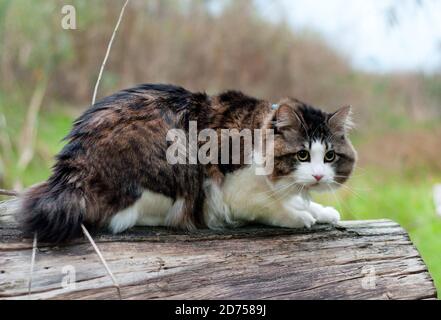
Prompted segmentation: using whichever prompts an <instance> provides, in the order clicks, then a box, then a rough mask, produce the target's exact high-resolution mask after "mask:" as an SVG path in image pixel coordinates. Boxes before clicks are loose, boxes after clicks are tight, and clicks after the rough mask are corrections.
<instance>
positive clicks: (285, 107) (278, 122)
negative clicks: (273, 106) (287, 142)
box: [274, 101, 302, 131]
mask: <svg viewBox="0 0 441 320" xmlns="http://www.w3.org/2000/svg"><path fill="white" fill-rule="evenodd" d="M274 123H275V128H276V129H277V130H279V131H283V130H295V131H299V130H300V129H301V127H302V119H301V117H300V116H299V114H298V113H297V112H296V105H295V103H290V102H288V101H284V102H282V103H280V104H279V107H278V109H277V111H276V113H275V119H274Z"/></svg>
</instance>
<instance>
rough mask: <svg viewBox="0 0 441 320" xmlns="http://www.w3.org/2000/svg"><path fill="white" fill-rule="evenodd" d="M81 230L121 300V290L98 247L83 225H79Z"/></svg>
mask: <svg viewBox="0 0 441 320" xmlns="http://www.w3.org/2000/svg"><path fill="white" fill-rule="evenodd" d="M81 228H82V229H83V233H84V235H85V236H86V238H87V239H88V240H89V242H90V244H91V245H92V247H93V248H94V249H95V252H96V254H97V255H98V257H99V258H100V260H101V262H102V264H103V265H104V268H105V269H106V271H107V273H108V274H109V276H110V278H112V281H113V285H114V286H115V288H116V290H117V292H118V296H119V299H120V300H121V299H122V296H121V289H120V286H119V284H118V281H117V280H116V278H115V276H114V275H113V273H112V271H111V270H110V268H109V266H108V265H107V262H106V260H105V259H104V257H103V255H102V254H101V251H100V249H98V246H97V245H96V243H95V241H94V240H93V239H92V236H91V235H90V233H89V231H87V229H86V227H85V226H84V224H82V225H81Z"/></svg>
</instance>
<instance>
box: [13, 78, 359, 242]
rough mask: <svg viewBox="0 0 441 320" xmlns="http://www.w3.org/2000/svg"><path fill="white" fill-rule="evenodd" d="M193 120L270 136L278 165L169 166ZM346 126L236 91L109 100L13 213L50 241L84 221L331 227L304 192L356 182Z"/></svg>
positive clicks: (143, 90)
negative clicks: (179, 135)
mask: <svg viewBox="0 0 441 320" xmlns="http://www.w3.org/2000/svg"><path fill="white" fill-rule="evenodd" d="M190 121H196V122H197V130H198V131H199V132H200V131H201V130H203V129H213V130H215V131H216V132H221V130H222V129H237V130H239V131H241V130H244V129H249V130H255V129H272V130H274V133H275V135H274V143H273V147H274V148H273V151H272V152H273V157H274V170H273V171H272V172H271V173H270V174H268V175H256V173H255V170H254V169H255V168H254V165H252V164H251V165H250V164H245V162H243V161H241V162H240V163H236V164H205V165H203V164H200V163H197V164H177V165H171V164H169V163H168V162H167V159H166V153H167V149H168V148H169V147H170V141H167V139H166V136H167V133H168V132H169V130H171V129H181V130H183V131H184V132H186V133H188V131H189V123H190ZM350 125H351V122H350V108H349V107H344V108H342V109H340V110H338V111H337V112H335V113H332V114H328V113H325V112H323V111H320V110H318V109H315V108H313V107H311V106H309V105H306V104H304V103H302V102H300V101H297V100H294V99H285V100H282V101H281V102H280V103H279V104H278V105H277V106H276V107H273V105H272V104H271V103H269V102H266V101H263V100H258V99H255V98H252V97H248V96H246V95H244V94H242V93H240V92H236V91H229V92H225V93H222V94H220V95H217V96H207V95H206V94H203V93H192V92H189V91H187V90H185V89H183V88H181V87H176V86H171V85H158V84H156V85H155V84H144V85H140V86H138V87H135V88H132V89H128V90H124V91H121V92H119V93H116V94H114V95H112V96H110V97H107V98H104V99H103V100H101V101H99V102H98V103H96V104H95V105H93V106H92V107H91V108H90V109H89V110H87V111H86V112H85V113H84V114H83V115H82V116H81V117H80V118H79V119H77V120H76V121H75V123H74V126H73V129H72V131H71V132H70V134H69V135H68V136H67V137H66V139H67V140H68V143H67V144H66V146H65V147H64V148H63V150H62V151H61V152H60V153H59V154H58V156H57V158H56V163H55V165H54V167H53V173H52V175H51V177H50V178H49V179H48V180H47V181H46V182H43V183H41V184H39V185H36V186H34V187H31V188H30V189H28V190H27V191H25V192H24V193H23V194H22V195H21V196H20V207H19V209H18V212H17V217H18V219H19V221H20V222H21V225H22V228H23V230H24V232H25V233H26V234H27V235H32V234H34V233H35V232H37V235H38V238H39V240H40V241H45V242H52V243H59V242H64V241H68V240H70V239H72V238H75V237H77V236H79V235H80V234H81V224H85V225H86V226H87V227H88V228H91V229H101V228H107V229H110V231H112V232H114V233H118V232H122V231H125V230H127V229H129V228H131V227H133V226H169V227H176V228H183V229H189V230H192V229H195V228H204V227H209V228H213V229H216V228H228V227H237V226H242V225H245V224H248V223H263V224H267V225H272V226H278V227H289V228H301V227H308V228H309V227H311V226H312V225H313V224H315V223H316V222H320V223H335V222H337V221H339V219H340V217H339V213H338V212H337V211H336V210H335V209H333V208H329V207H328V208H326V207H323V206H321V205H319V204H316V203H313V202H311V201H310V199H309V196H308V195H309V192H310V191H314V190H317V191H326V190H328V189H330V188H336V187H338V186H339V185H341V184H342V183H344V182H345V181H346V180H347V179H348V178H349V176H350V174H351V173H352V170H353V168H354V164H355V161H356V152H355V150H354V148H353V147H352V144H351V142H350V141H349V139H348V135H347V133H348V129H349V127H350ZM254 145H255V141H253V146H254ZM241 159H243V157H241ZM229 163H232V162H229Z"/></svg>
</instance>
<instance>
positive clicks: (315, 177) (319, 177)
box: [312, 174, 323, 182]
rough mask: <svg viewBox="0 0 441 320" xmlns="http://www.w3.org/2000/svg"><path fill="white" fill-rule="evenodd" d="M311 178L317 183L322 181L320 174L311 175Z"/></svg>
mask: <svg viewBox="0 0 441 320" xmlns="http://www.w3.org/2000/svg"><path fill="white" fill-rule="evenodd" d="M312 176H313V177H314V179H315V180H317V182H319V181H320V180H322V179H323V175H321V174H313V175H312Z"/></svg>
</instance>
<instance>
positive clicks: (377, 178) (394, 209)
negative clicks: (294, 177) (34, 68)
mask: <svg viewBox="0 0 441 320" xmlns="http://www.w3.org/2000/svg"><path fill="white" fill-rule="evenodd" d="M4 97H5V96H2V95H1V94H0V115H1V114H3V115H4V116H5V118H6V121H7V129H6V134H7V135H8V136H9V138H10V140H11V141H12V142H13V143H12V144H13V150H12V154H8V155H6V154H4V153H2V154H0V158H3V162H4V164H5V168H7V170H6V171H5V182H6V183H5V185H4V186H6V187H11V186H12V185H13V182H14V181H15V179H16V178H17V177H19V179H20V180H21V181H22V183H23V184H24V185H25V186H29V185H31V184H33V183H36V182H39V181H42V180H45V179H46V178H47V177H48V176H49V174H50V167H51V165H52V163H53V156H54V155H55V154H56V153H57V152H58V151H59V150H60V149H61V148H62V146H63V143H62V142H61V139H62V138H63V137H64V136H65V135H66V134H67V133H68V132H69V129H70V127H71V122H72V120H73V116H71V113H72V112H71V110H68V109H66V108H64V107H59V106H58V107H55V106H52V107H49V108H44V109H43V110H42V112H41V115H40V117H39V120H38V134H37V141H36V154H35V156H34V159H33V161H32V162H31V164H30V165H29V167H28V168H27V169H26V170H25V171H23V172H20V171H19V170H18V168H17V164H16V163H17V159H18V156H17V148H16V142H17V141H18V136H19V134H20V130H21V128H22V125H23V122H24V118H25V110H26V105H25V104H24V103H23V104H21V103H19V102H17V99H16V100H15V101H14V102H11V101H5V99H4ZM2 98H3V99H2ZM18 101H19V100H18ZM0 131H1V129H0ZM0 133H1V132H0ZM3 134H4V132H3ZM363 142H364V139H363V137H360V136H358V137H357V139H356V144H357V145H362V144H363ZM0 148H1V146H0ZM0 150H1V149H0ZM407 171H408V172H405V173H397V172H393V171H383V170H382V169H381V168H373V167H371V168H367V169H363V170H360V171H357V172H356V173H355V174H354V176H353V178H352V179H351V181H350V183H349V184H348V187H344V188H342V189H341V190H340V191H339V192H338V193H337V199H339V200H335V197H334V196H333V195H323V196H320V198H322V200H323V201H325V202H327V203H330V204H332V205H334V206H335V207H337V208H338V209H339V211H340V212H341V213H342V215H343V218H344V219H350V220H354V219H356V220H363V219H384V218H386V219H391V220H394V221H396V222H398V223H400V224H401V225H402V226H403V227H404V228H405V229H406V230H407V231H408V232H409V234H410V237H411V239H412V241H413V242H414V243H415V245H416V247H417V248H418V250H419V251H420V253H421V255H422V257H423V259H424V261H425V262H426V263H427V265H428V267H429V271H430V273H431V275H432V276H433V278H434V279H435V283H436V286H437V288H438V291H441V218H440V217H438V216H436V214H435V209H434V205H433V200H432V187H433V185H434V184H435V183H437V182H438V183H439V182H441V173H438V176H436V173H435V176H433V173H430V172H425V170H424V168H419V169H414V170H410V169H408V170H407ZM430 174H432V176H431V175H430ZM437 178H438V179H437ZM348 188H350V189H351V191H349V190H348Z"/></svg>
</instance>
